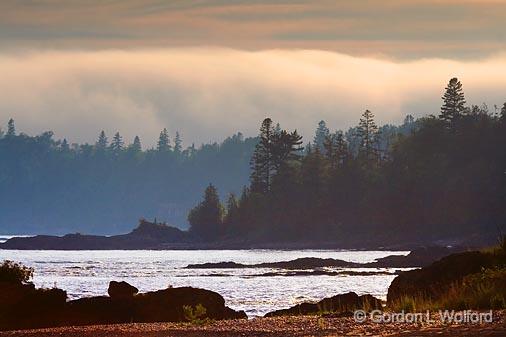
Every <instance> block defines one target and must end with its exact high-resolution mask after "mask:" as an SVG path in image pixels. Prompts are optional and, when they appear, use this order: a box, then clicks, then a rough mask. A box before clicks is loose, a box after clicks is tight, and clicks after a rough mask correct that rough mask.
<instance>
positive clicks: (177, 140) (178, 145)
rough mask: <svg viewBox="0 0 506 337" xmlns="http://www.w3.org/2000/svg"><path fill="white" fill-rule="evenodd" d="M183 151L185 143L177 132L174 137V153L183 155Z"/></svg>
mask: <svg viewBox="0 0 506 337" xmlns="http://www.w3.org/2000/svg"><path fill="white" fill-rule="evenodd" d="M182 150H183V141H182V140H181V136H180V135H179V132H178V131H176V137H174V152H175V153H178V154H179V153H181V151H182Z"/></svg>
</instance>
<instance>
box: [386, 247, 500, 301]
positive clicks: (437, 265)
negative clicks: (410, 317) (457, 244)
mask: <svg viewBox="0 0 506 337" xmlns="http://www.w3.org/2000/svg"><path fill="white" fill-rule="evenodd" d="M495 263H496V262H495V261H494V257H493V256H492V255H490V254H487V253H482V252H478V251H476V252H464V253H459V254H453V255H450V256H447V257H444V258H442V259H441V260H439V261H436V262H434V263H432V264H431V265H429V266H427V267H423V268H421V269H416V270H410V271H407V272H402V273H400V274H399V276H397V277H396V278H395V279H394V280H393V281H392V283H391V284H390V287H389V288H388V295H387V303H388V304H389V305H393V304H395V303H396V302H397V301H399V300H401V299H402V298H404V297H406V296H408V297H414V298H417V297H418V298H424V299H435V298H438V297H439V296H440V295H442V294H444V293H445V292H446V291H447V290H448V289H449V287H450V285H451V284H452V283H454V282H459V281H460V280H462V278H463V277H464V276H466V275H470V274H474V273H478V272H480V271H481V270H482V268H489V267H491V266H493V265H494V264H495Z"/></svg>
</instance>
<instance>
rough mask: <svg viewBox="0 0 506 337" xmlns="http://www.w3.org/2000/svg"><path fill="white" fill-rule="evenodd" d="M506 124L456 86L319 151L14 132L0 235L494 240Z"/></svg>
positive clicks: (278, 143) (342, 134)
mask: <svg viewBox="0 0 506 337" xmlns="http://www.w3.org/2000/svg"><path fill="white" fill-rule="evenodd" d="M505 119H506V103H505V105H504V106H503V107H502V108H499V107H494V109H492V111H491V110H490V109H489V108H488V107H487V106H486V105H485V104H483V105H481V106H476V105H471V106H468V105H467V103H466V100H465V97H464V93H463V89H462V84H461V83H460V82H459V81H458V80H457V79H452V80H451V81H450V82H449V83H448V86H447V87H446V88H445V93H444V96H443V105H442V108H441V111H440V112H437V113H435V114H433V115H428V116H425V117H421V118H418V119H415V118H414V117H412V116H411V115H407V116H406V118H405V120H404V122H403V123H402V124H401V125H397V126H396V125H383V126H377V125H376V122H375V120H374V113H373V112H372V111H369V110H366V111H365V112H363V113H362V114H361V115H360V112H358V113H357V120H358V121H359V123H358V125H357V126H356V127H352V128H350V129H348V130H346V131H340V130H336V131H334V130H329V128H328V127H327V125H326V123H325V121H321V122H319V123H318V125H317V126H316V131H315V135H314V138H313V139H311V140H310V141H305V140H303V139H302V137H301V136H300V135H299V134H298V133H297V131H296V130H294V131H287V130H283V128H282V126H281V125H279V124H277V123H275V122H274V121H272V120H271V119H270V118H266V119H265V120H264V121H263V122H262V123H261V126H260V134H259V136H258V137H254V138H244V137H243V136H242V134H241V133H237V134H235V135H233V136H231V137H228V138H226V139H225V140H224V141H223V142H222V143H220V144H217V143H211V144H203V145H201V146H200V147H195V146H194V145H192V146H190V147H187V148H183V147H182V145H181V144H182V135H179V134H178V133H176V134H175V135H169V134H168V132H167V130H166V129H163V130H162V131H161V132H160V134H159V139H158V142H157V145H156V147H154V148H150V149H142V145H141V141H142V140H141V139H139V138H138V137H135V138H134V140H133V141H132V143H131V144H126V142H125V140H124V139H123V138H122V136H121V135H120V133H119V132H118V133H116V134H114V135H106V134H105V133H104V132H100V134H99V135H98V138H97V141H96V143H95V144H68V142H67V141H66V140H65V139H63V140H54V139H53V134H52V132H50V131H49V132H45V133H43V134H41V135H38V136H34V137H32V136H28V135H26V134H23V133H18V132H17V131H16V129H15V124H14V121H13V120H10V121H9V123H8V125H7V128H6V129H5V130H4V132H2V135H1V138H0V158H1V163H0V202H1V205H2V212H1V213H0V226H1V228H2V231H3V232H6V233H18V234H19V233H58V234H61V233H67V232H70V231H80V232H85V233H97V234H115V233H122V232H126V231H128V230H130V229H131V228H132V227H134V224H135V222H136V221H137V219H139V218H147V219H153V218H156V219H157V221H158V222H166V223H168V224H171V225H174V226H177V227H180V228H187V226H188V225H187V223H188V222H189V224H190V232H191V233H193V234H194V235H196V236H200V237H201V238H202V239H204V240H206V241H214V240H227V239H234V238H239V237H242V238H247V239H248V240H250V241H253V242H255V241H256V242H262V241H263V242H265V241H269V240H270V241H301V240H316V241H334V240H337V241H339V240H342V242H345V241H346V240H349V242H348V243H351V242H353V240H355V242H358V241H360V240H372V239H373V238H374V240H377V242H378V243H382V242H386V241H388V240H395V239H399V240H401V239H403V240H406V239H411V240H415V239H416V238H418V237H425V238H427V239H433V240H437V239H452V240H455V239H457V238H458V239H461V240H467V239H469V238H474V239H476V238H478V240H481V239H484V240H486V238H487V236H493V237H495V235H496V234H497V231H498V230H500V229H501V228H503V227H504V223H505V220H506V210H505V209H504V207H503V205H504V204H505V201H506V174H505V169H506V155H505V151H504V150H503V147H504V145H505V144H506V132H505V131H506V123H505V122H506V120H505ZM216 122H217V123H219V121H216ZM206 187H207V188H206ZM204 189H205V193H204V198H203V200H202V201H200V200H201V198H202V197H201V195H202V191H203V190H204ZM218 192H220V193H221V196H220V195H219V193H218ZM199 201H200V202H199ZM192 207H193V208H192ZM187 220H188V221H187Z"/></svg>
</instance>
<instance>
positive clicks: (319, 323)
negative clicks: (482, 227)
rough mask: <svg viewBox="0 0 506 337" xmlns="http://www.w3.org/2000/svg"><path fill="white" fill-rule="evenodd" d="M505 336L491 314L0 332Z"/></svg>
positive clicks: (157, 336)
mask: <svg viewBox="0 0 506 337" xmlns="http://www.w3.org/2000/svg"><path fill="white" fill-rule="evenodd" d="M337 335H339V336H340V335H353V336H362V335H375V336H387V335H388V336H413V337H414V336H433V335H439V336H478V335H479V336H504V335H506V321H505V311H504V310H502V311H495V312H494V320H493V322H492V323H482V324H470V323H462V324H450V325H449V324H446V323H443V322H441V321H438V320H436V321H435V322H434V323H428V324H416V323H392V324H390V323H372V322H364V323H357V322H355V321H354V319H353V317H321V316H283V317H275V318H252V319H247V320H223V321H210V322H206V323H203V324H194V323H129V324H108V325H91V326H68V327H58V328H47V329H34V330H14V331H3V332H0V336H1V337H32V336H37V337H56V336H64V337H92V336H93V337H102V336H104V337H105V336H112V337H141V336H142V337H145V336H150V337H162V336H164V337H165V336H178V337H200V336H220V337H236V336H244V337H258V336H337Z"/></svg>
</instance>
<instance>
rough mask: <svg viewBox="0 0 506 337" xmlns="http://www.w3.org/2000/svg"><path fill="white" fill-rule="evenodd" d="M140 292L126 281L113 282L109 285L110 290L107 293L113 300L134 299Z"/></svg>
mask: <svg viewBox="0 0 506 337" xmlns="http://www.w3.org/2000/svg"><path fill="white" fill-rule="evenodd" d="M138 292H139V289H137V288H136V287H134V286H132V285H130V284H128V283H127V282H125V281H122V282H116V281H111V282H110V283H109V289H107V293H108V294H109V296H110V297H111V298H113V299H118V298H132V297H133V296H134V295H135V294H137V293H138Z"/></svg>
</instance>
